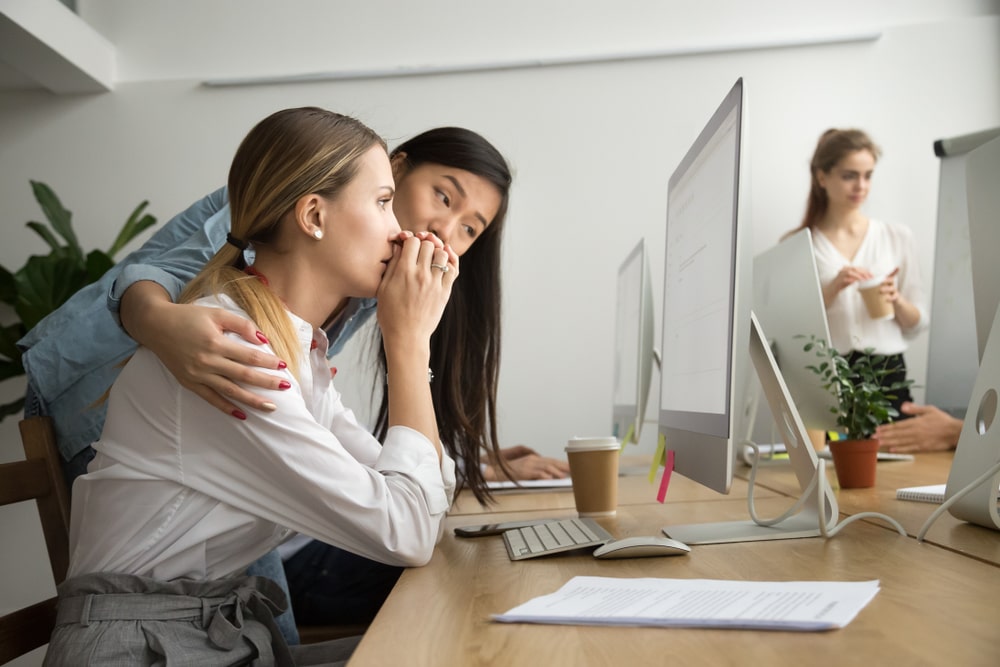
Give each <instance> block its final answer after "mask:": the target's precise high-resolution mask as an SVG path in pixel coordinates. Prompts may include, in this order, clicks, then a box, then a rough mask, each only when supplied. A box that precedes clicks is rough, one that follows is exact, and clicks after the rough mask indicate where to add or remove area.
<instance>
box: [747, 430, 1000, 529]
mask: <svg viewBox="0 0 1000 667" xmlns="http://www.w3.org/2000/svg"><path fill="white" fill-rule="evenodd" d="M745 444H746V445H747V446H749V447H750V448H751V449H753V464H752V465H751V466H750V476H749V478H748V480H747V484H748V486H749V487H750V488H749V490H748V491H747V510H748V511H749V512H750V518H751V519H753V521H754V523H756V524H757V525H759V526H774V525H777V524H779V523H781V522H782V521H784V520H786V519H788V518H789V517H790V516H792V515H794V514H797V513H798V512H799V511H800V510H801V509H802V507H803V506H804V505H805V504H806V501H807V500H808V499H809V494H810V493H812V492H813V490H814V489H815V488H816V485H817V484H819V485H820V488H819V492H818V493H817V494H816V498H817V499H818V503H819V512H818V515H817V516H818V517H822V518H820V519H819V521H818V522H819V532H820V534H821V535H822V536H823V537H825V538H827V539H829V538H831V537H833V536H834V535H836V534H837V533H839V532H840V531H841V530H842V529H843V528H844V526H847V525H849V524H851V523H853V522H854V521H857V520H858V519H880V520H882V521H885V522H886V523H888V524H889V525H891V526H892V527H893V528H895V529H896V532H898V533H899V534H900V535H902V536H903V537H906V531H905V530H904V529H903V526H901V525H900V523H899V522H898V521H896V520H895V519H893V518H892V517H891V516H888V515H886V514H882V513H880V512H861V513H859V514H852V515H851V516H849V517H847V518H846V519H844V520H843V521H841V522H840V523H839V524H838V523H837V518H838V517H836V516H834V517H830V520H829V522H827V520H826V507H825V504H824V502H823V501H824V499H825V497H826V494H825V493H823V486H822V485H824V484H825V483H826V461H825V460H823V459H818V460H817V462H816V468H815V469H814V470H813V475H812V477H811V478H810V480H809V484H807V485H806V488H805V490H803V492H802V495H800V496H799V498H798V499H797V500H796V501H795V503H794V504H793V505H792V506H791V507H790V508H789V509H788V510H787V511H786V512H785V513H784V514H782V515H781V516H780V517H778V518H776V519H760V518H758V516H757V512H756V511H755V509H754V502H753V488H754V478H755V477H756V474H757V462H758V460H759V458H760V448H759V447H758V446H757V443H755V442H753V441H751V440H747V441H746V443H745ZM994 472H995V471H994Z"/></svg>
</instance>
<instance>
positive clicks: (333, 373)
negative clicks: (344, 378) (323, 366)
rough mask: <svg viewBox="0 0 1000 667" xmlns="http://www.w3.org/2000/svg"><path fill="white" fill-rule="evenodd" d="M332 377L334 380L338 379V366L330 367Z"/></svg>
mask: <svg viewBox="0 0 1000 667" xmlns="http://www.w3.org/2000/svg"><path fill="white" fill-rule="evenodd" d="M330 377H332V378H335V377H337V367H336V366H330Z"/></svg>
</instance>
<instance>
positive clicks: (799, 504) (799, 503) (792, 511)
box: [743, 440, 823, 526]
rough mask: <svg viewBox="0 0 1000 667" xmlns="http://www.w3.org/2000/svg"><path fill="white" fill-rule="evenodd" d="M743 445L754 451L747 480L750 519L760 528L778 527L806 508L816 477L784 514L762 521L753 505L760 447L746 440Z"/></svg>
mask: <svg viewBox="0 0 1000 667" xmlns="http://www.w3.org/2000/svg"><path fill="white" fill-rule="evenodd" d="M743 444H744V445H746V446H747V447H750V449H752V450H753V462H752V463H751V464H750V476H749V477H748V478H747V485H748V486H749V489H748V490H747V511H748V512H749V513H750V518H751V519H753V522H754V523H755V524H757V525H758V526H776V525H778V524H779V523H781V522H782V521H784V520H785V519H788V518H789V517H791V516H794V515H796V514H798V513H799V512H800V511H801V510H802V508H803V507H804V506H805V504H806V500H807V499H808V498H809V494H810V493H812V490H813V488H815V486H816V481H817V477H816V475H815V474H813V477H812V479H811V480H809V484H808V486H806V489H805V491H804V492H803V493H802V495H801V496H799V498H798V500H796V501H795V503H794V504H793V505H792V506H791V507H790V508H788V510H787V511H786V512H785V513H784V514H782V515H781V516H779V517H777V518H776V519H761V518H760V517H758V516H757V510H756V508H755V507H754V503H753V484H754V479H755V478H756V476H757V463H758V462H759V461H760V447H758V446H757V443H756V442H754V441H753V440H746V441H744V443H743ZM820 496H822V494H820ZM822 515H823V512H822V511H821V512H820V516H822Z"/></svg>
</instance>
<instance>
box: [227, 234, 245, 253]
mask: <svg viewBox="0 0 1000 667" xmlns="http://www.w3.org/2000/svg"><path fill="white" fill-rule="evenodd" d="M226 243H228V244H229V245H234V246H236V247H237V248H239V249H240V250H246V249H247V246H248V245H250V244H249V243H247V242H246V241H244V240H243V239H238V238H236V237H235V236H233V235H232V234H226Z"/></svg>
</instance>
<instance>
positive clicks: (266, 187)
mask: <svg viewBox="0 0 1000 667" xmlns="http://www.w3.org/2000/svg"><path fill="white" fill-rule="evenodd" d="M393 193H394V184H393V179H392V171H391V169H390V166H389V159H388V156H387V154H386V148H385V144H384V143H383V142H382V140H381V139H380V138H379V137H378V136H377V135H376V134H375V133H374V132H372V131H371V130H370V129H368V128H367V127H365V126H364V125H363V124H361V123H360V122H358V121H356V120H354V119H351V118H348V117H345V116H341V115H339V114H335V113H332V112H329V111H325V110H322V109H316V108H303V109H288V110H285V111H280V112H277V113H275V114H273V115H271V116H269V117H268V118H266V119H264V120H263V121H261V122H260V123H259V124H258V125H257V126H256V127H254V128H253V129H252V130H251V131H250V133H249V134H248V135H247V137H246V138H245V139H244V140H243V142H242V144H241V145H240V147H239V149H238V150H237V152H236V156H235V158H234V160H233V164H232V168H231V170H230V175H229V198H230V204H231V208H232V230H231V233H230V235H229V243H228V244H227V245H226V246H224V247H223V248H222V249H221V250H220V251H219V252H218V253H217V254H216V255H215V257H214V258H213V259H212V260H211V261H210V262H209V263H208V264H207V265H206V266H205V268H204V269H203V270H202V271H201V273H199V274H198V276H197V277H196V278H195V280H194V281H192V283H191V284H190V285H189V286H188V287H187V289H186V291H185V293H184V295H183V297H182V300H183V301H185V302H197V303H199V304H201V305H206V306H213V307H216V308H221V309H224V310H226V311H229V312H233V313H237V314H239V315H240V316H242V317H246V318H247V319H249V320H251V321H252V322H253V323H254V325H255V326H256V327H257V329H258V331H259V332H260V334H259V336H261V337H262V340H266V341H268V345H269V347H270V350H269V351H270V352H273V353H274V354H275V355H276V356H277V357H278V358H280V359H282V360H284V361H285V362H286V364H285V367H284V368H283V369H281V370H276V371H272V372H273V373H274V374H275V375H276V376H277V377H279V378H280V381H279V386H280V387H281V388H280V389H274V390H264V391H262V390H260V389H257V392H258V393H260V394H262V395H264V396H265V397H266V398H267V400H269V401H270V402H272V403H273V406H274V408H275V409H274V410H273V411H270V412H254V413H252V414H251V415H249V416H248V418H247V419H246V420H243V421H241V420H235V419H232V418H231V417H229V416H228V415H226V414H224V413H222V412H220V411H219V410H216V409H215V408H214V407H213V406H212V405H210V404H209V403H208V402H206V401H204V400H203V399H202V398H200V397H199V396H197V395H196V394H194V393H193V392H191V391H189V390H187V389H185V388H183V387H182V386H181V385H180V384H179V383H178V381H177V380H176V379H175V378H174V376H173V375H171V374H170V373H169V372H168V371H167V370H166V368H165V367H164V366H163V364H162V363H161V362H160V361H159V360H158V359H157V357H156V356H155V355H154V354H152V353H151V352H149V351H148V350H147V349H145V348H140V349H139V350H138V351H137V352H136V353H135V355H134V356H133V357H132V358H131V360H130V361H129V362H128V364H127V366H126V367H125V368H124V369H123V371H122V373H121V375H120V376H119V378H118V380H117V381H116V382H115V384H114V386H113V387H112V389H111V392H110V396H109V399H108V400H109V405H108V415H107V420H106V423H105V426H104V431H103V434H102V437H101V440H100V441H98V442H97V443H95V449H96V450H97V456H96V458H95V459H94V461H93V462H92V463H91V464H90V466H89V468H88V474H86V475H84V476H82V477H80V478H78V479H77V481H76V483H75V486H74V489H73V511H72V528H71V537H70V540H71V544H70V548H71V563H70V578H69V579H68V580H67V581H66V582H64V583H63V584H62V585H61V586H60V587H59V614H58V620H57V626H56V629H55V631H54V632H53V635H52V641H51V643H50V646H49V651H48V655H47V656H46V664H47V665H69V664H74V665H75V664H83V663H86V664H130V665H143V664H146V665H149V664H167V665H170V664H197V665H224V664H225V665H229V664H244V663H250V662H252V661H257V660H259V661H260V662H259V664H275V662H276V664H279V665H281V664H318V663H324V664H328V663H331V662H336V661H343V660H346V659H347V657H349V655H350V651H351V650H352V649H353V646H354V643H355V641H354V640H341V641H338V642H332V643H330V644H327V645H310V646H305V647H293V648H292V649H289V647H287V646H286V645H285V643H284V640H283V639H281V635H280V633H279V632H278V631H277V630H276V628H275V626H274V623H273V619H272V614H274V613H277V612H278V611H280V610H282V609H283V608H284V605H285V601H284V596H283V594H282V593H281V591H280V589H278V588H277V587H276V586H275V585H274V584H273V583H272V582H271V581H270V580H268V579H263V578H258V577H246V576H243V573H244V570H245V568H246V566H247V565H249V564H250V563H252V562H253V561H255V560H256V559H257V558H259V557H260V556H262V555H263V554H265V553H267V552H269V551H271V550H272V549H273V548H274V547H275V546H277V545H278V544H280V543H281V542H283V541H284V540H285V539H286V538H287V537H289V536H290V535H293V534H294V533H303V534H305V535H309V536H311V537H314V538H316V539H320V540H323V541H324V542H328V543H330V544H333V545H336V546H338V547H341V548H343V549H346V550H349V551H352V552H354V553H357V554H360V555H362V556H365V557H368V558H372V559H375V560H378V561H381V562H385V563H390V564H395V565H402V566H417V565H422V564H425V563H426V562H427V561H428V560H429V559H430V556H431V552H432V550H433V548H434V545H435V543H436V541H437V539H438V537H439V535H440V531H441V522H442V520H443V518H444V515H445V512H446V510H447V509H448V507H449V505H450V503H451V500H452V496H453V493H454V483H455V474H454V462H453V461H452V460H451V459H450V458H449V457H448V456H447V455H446V454H443V453H442V450H441V445H440V441H439V438H438V432H437V426H436V419H435V414H434V408H433V405H432V402H431V392H430V387H429V385H428V372H427V368H428V361H429V355H430V351H429V349H430V348H429V341H430V336H431V333H432V332H433V331H434V329H435V327H436V326H437V323H438V320H439V318H440V316H441V313H442V311H443V309H444V307H445V304H446V302H447V300H448V297H449V294H450V291H451V287H452V284H453V282H454V281H455V278H456V276H457V275H458V257H457V255H456V254H455V253H454V252H453V251H452V250H451V248H450V247H448V246H445V245H444V244H442V243H441V242H440V241H439V240H437V239H436V238H435V237H433V236H432V235H417V236H415V235H413V234H411V233H409V232H401V231H400V228H399V225H398V224H397V223H396V219H395V217H394V215H393V212H392V198H393ZM375 296H377V297H378V311H377V317H378V323H379V326H380V328H381V332H382V337H383V343H384V349H385V354H386V363H387V372H388V378H387V391H388V398H389V402H388V403H389V416H388V423H389V429H388V433H387V435H386V438H385V442H384V444H380V443H379V442H378V441H377V440H376V439H375V438H374V437H373V436H372V435H370V434H369V433H368V431H367V430H366V429H365V428H364V427H363V426H361V425H359V424H358V423H357V421H356V420H355V418H354V415H353V414H352V413H351V411H350V410H348V409H347V408H345V407H344V405H343V404H342V403H341V400H340V396H339V394H338V393H337V391H336V389H335V388H334V386H333V384H332V378H331V373H330V369H329V367H328V365H327V362H326V347H327V339H326V336H325V334H324V333H323V328H322V327H323V324H324V323H325V322H327V321H328V320H329V319H330V318H332V317H335V316H336V315H337V314H338V312H339V310H340V309H341V308H343V307H344V305H345V304H346V303H347V301H348V299H350V298H352V297H375ZM234 340H240V339H239V338H238V337H235V336H234ZM244 344H246V345H249V343H244ZM253 664H258V663H257V662H253Z"/></svg>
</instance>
